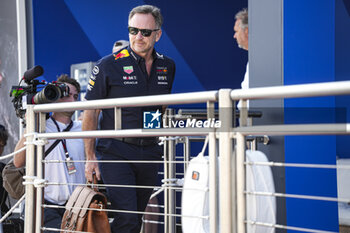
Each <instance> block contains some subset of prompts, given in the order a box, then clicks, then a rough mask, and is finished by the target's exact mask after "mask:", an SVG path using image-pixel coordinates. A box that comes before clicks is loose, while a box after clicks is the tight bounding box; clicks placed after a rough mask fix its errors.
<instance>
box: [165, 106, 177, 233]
mask: <svg viewBox="0 0 350 233" xmlns="http://www.w3.org/2000/svg"><path fill="white" fill-rule="evenodd" d="M173 116H174V110H173V109H167V111H166V124H167V127H169V128H170V127H171V123H170V122H171V121H172V120H173ZM168 139H169V137H168ZM174 160H175V141H173V140H166V141H165V142H164V179H166V180H169V179H173V178H175V177H176V176H175V163H173V161H174ZM166 183H169V182H166ZM175 196H176V195H175V190H173V189H169V187H167V186H166V187H165V189H164V213H165V216H164V231H165V232H169V233H175V232H176V217H173V216H170V215H169V214H175V213H176V199H175Z"/></svg>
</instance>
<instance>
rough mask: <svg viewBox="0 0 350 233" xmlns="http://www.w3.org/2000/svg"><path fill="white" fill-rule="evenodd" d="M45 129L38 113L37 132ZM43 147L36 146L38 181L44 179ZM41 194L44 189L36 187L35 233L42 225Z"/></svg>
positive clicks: (42, 117) (41, 115)
mask: <svg viewBox="0 0 350 233" xmlns="http://www.w3.org/2000/svg"><path fill="white" fill-rule="evenodd" d="M45 129H46V114H45V113H40V114H39V132H40V133H44V132H45ZM44 148H45V146H44V145H38V146H37V161H36V170H37V172H36V176H37V178H38V179H44V166H43V163H42V160H43V158H44V156H43V155H44ZM43 193H44V188H42V187H38V188H37V189H36V216H35V218H36V220H35V223H36V224H35V232H36V233H40V232H41V230H40V229H41V225H42V216H43V214H42V213H43V208H42V206H41V205H42V203H43Z"/></svg>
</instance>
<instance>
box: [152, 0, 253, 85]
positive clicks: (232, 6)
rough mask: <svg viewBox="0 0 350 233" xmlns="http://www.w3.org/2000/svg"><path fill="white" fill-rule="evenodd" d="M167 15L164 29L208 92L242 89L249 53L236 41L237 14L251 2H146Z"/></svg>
mask: <svg viewBox="0 0 350 233" xmlns="http://www.w3.org/2000/svg"><path fill="white" fill-rule="evenodd" d="M145 2H146V3H149V4H152V5H156V6H159V7H160V8H161V10H162V12H163V14H164V19H165V21H164V29H165V30H166V32H167V34H168V36H169V37H170V39H171V40H172V42H173V43H174V45H175V46H176V48H177V49H178V51H179V52H180V53H181V55H182V57H183V59H184V60H186V62H187V63H188V64H189V66H190V67H191V69H192V70H193V72H194V74H195V75H196V76H197V78H198V79H199V81H200V82H201V83H202V85H203V87H204V88H205V89H206V90H214V89H219V88H225V87H226V88H240V83H241V82H242V80H243V76H244V73H245V66H246V63H247V55H248V53H247V51H244V50H242V49H240V48H238V47H237V43H236V41H235V39H233V26H234V23H235V20H234V15H235V13H236V12H238V11H239V10H241V9H242V8H243V7H247V6H248V4H247V2H248V1H247V0H236V1H222V0H220V1H212V0H191V1H184V0H180V1H164V0H146V1H145Z"/></svg>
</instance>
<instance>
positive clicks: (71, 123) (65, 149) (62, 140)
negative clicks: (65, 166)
mask: <svg viewBox="0 0 350 233" xmlns="http://www.w3.org/2000/svg"><path fill="white" fill-rule="evenodd" d="M50 118H51V120H52V121H53V123H55V125H56V128H57V132H61V131H60V127H59V126H58V124H57V121H56V120H55V118H53V117H50ZM72 127H73V121H71V122H70V123H69V125H68V126H67V128H65V129H64V130H62V132H67V131H69V130H70V129H71V128H72ZM60 141H61V142H62V146H63V150H64V153H65V154H66V158H69V154H68V150H67V145H66V139H60V140H58V143H59V142H60Z"/></svg>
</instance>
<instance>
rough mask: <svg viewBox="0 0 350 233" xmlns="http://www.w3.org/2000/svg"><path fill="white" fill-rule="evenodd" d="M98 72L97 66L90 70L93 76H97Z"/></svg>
mask: <svg viewBox="0 0 350 233" xmlns="http://www.w3.org/2000/svg"><path fill="white" fill-rule="evenodd" d="M99 72H100V68H98V66H95V67H94V68H93V69H92V73H93V74H94V75H97V74H98V73H99Z"/></svg>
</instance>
